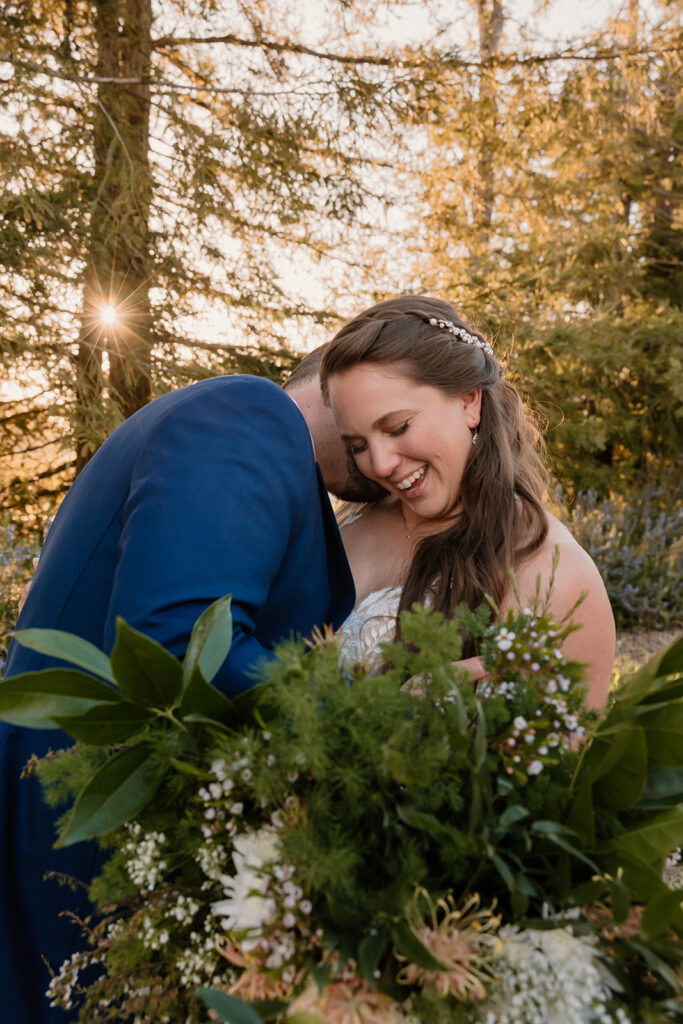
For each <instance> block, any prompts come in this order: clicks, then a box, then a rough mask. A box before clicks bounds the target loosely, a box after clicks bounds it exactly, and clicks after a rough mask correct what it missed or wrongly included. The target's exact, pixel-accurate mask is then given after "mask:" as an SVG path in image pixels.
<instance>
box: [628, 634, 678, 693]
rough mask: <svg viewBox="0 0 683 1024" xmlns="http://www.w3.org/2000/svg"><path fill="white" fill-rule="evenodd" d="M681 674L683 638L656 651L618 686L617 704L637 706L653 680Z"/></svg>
mask: <svg viewBox="0 0 683 1024" xmlns="http://www.w3.org/2000/svg"><path fill="white" fill-rule="evenodd" d="M678 672H683V636H681V637H679V638H678V639H677V640H675V641H674V642H673V644H671V646H670V647H666V648H665V649H664V650H662V651H658V652H657V654H655V655H654V657H652V658H650V660H649V661H648V662H646V664H645V665H643V666H642V668H640V669H638V671H637V672H635V673H634V674H633V675H632V676H629V678H628V679H627V680H626V681H625V682H624V684H623V685H622V686H620V687H619V688H618V690H617V692H616V703H617V704H624V703H626V704H637V703H639V702H640V701H641V700H642V699H643V698H644V697H645V696H646V694H647V693H648V691H649V690H650V689H651V687H652V684H653V682H654V680H655V679H659V678H661V677H662V676H668V675H674V674H675V673H678Z"/></svg>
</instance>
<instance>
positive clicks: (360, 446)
mask: <svg viewBox="0 0 683 1024" xmlns="http://www.w3.org/2000/svg"><path fill="white" fill-rule="evenodd" d="M366 448H367V442H366V441H356V442H355V443H354V444H347V446H346V450H347V452H348V453H349V455H358V454H359V453H360V452H364V451H365V449H366Z"/></svg>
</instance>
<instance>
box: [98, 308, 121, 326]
mask: <svg viewBox="0 0 683 1024" xmlns="http://www.w3.org/2000/svg"><path fill="white" fill-rule="evenodd" d="M118 319H119V311H118V310H117V308H116V306H113V305H112V304H111V303H107V305H106V306H102V308H101V309H100V320H101V321H102V323H103V324H104V325H105V327H111V326H112V325H113V324H115V323H116V322H117V320H118Z"/></svg>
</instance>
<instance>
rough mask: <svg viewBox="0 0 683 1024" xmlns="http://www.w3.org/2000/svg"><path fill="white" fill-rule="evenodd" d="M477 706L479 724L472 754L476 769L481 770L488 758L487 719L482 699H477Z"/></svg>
mask: <svg viewBox="0 0 683 1024" xmlns="http://www.w3.org/2000/svg"><path fill="white" fill-rule="evenodd" d="M475 706H476V709H477V725H476V728H475V730H474V743H473V744H472V754H473V759H474V770H475V771H479V769H480V768H481V766H482V765H483V763H484V761H485V760H486V719H485V718H484V709H483V708H482V706H481V701H478V700H475Z"/></svg>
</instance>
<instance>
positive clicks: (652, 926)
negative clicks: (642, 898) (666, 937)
mask: <svg viewBox="0 0 683 1024" xmlns="http://www.w3.org/2000/svg"><path fill="white" fill-rule="evenodd" d="M673 923H676V924H677V925H678V926H679V927H680V925H681V924H682V923H683V889H678V890H673V891H672V890H669V891H668V892H660V893H657V895H656V896H655V897H653V899H651V900H650V902H649V903H648V905H647V906H646V908H645V912H644V914H643V920H642V923H641V931H642V935H643V938H644V939H648V938H654V937H655V936H656V935H661V934H662V933H663V932H664V931H666V929H667V928H668V927H669V925H671V924H673Z"/></svg>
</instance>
